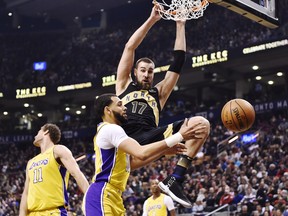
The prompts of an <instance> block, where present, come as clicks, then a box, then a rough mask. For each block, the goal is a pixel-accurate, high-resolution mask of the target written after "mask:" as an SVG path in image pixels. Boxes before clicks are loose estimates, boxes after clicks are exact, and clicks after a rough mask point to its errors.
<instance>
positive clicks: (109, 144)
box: [96, 124, 129, 149]
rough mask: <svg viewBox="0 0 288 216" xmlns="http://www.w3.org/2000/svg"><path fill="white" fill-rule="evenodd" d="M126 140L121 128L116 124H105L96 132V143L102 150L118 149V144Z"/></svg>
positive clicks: (126, 137)
mask: <svg viewBox="0 0 288 216" xmlns="http://www.w3.org/2000/svg"><path fill="white" fill-rule="evenodd" d="M128 138H129V137H128V136H127V134H126V133H125V131H124V130H123V128H122V127H120V126H119V125H116V124H107V125H104V126H103V127H102V128H101V129H100V131H99V132H98V134H97V137H96V143H97V145H98V146H99V147H100V148H103V149H110V148H114V147H116V148H118V146H119V144H120V143H121V142H122V141H123V140H125V139H128Z"/></svg>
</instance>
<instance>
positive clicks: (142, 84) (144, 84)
mask: <svg viewBox="0 0 288 216" xmlns="http://www.w3.org/2000/svg"><path fill="white" fill-rule="evenodd" d="M136 83H137V86H139V87H140V88H141V89H143V90H149V89H151V86H152V83H150V82H144V81H139V80H138V79H137V78H136Z"/></svg>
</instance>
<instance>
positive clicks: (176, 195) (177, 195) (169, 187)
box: [158, 175, 192, 208]
mask: <svg viewBox="0 0 288 216" xmlns="http://www.w3.org/2000/svg"><path fill="white" fill-rule="evenodd" d="M158 186H159V187H160V189H161V190H162V191H163V192H165V193H167V194H168V195H169V196H170V197H171V198H172V199H173V200H175V201H176V202H178V203H180V204H181V205H183V206H184V207H185V208H192V204H191V203H190V201H189V199H188V198H187V197H186V196H185V194H184V193H183V190H182V188H181V186H180V185H179V184H178V182H177V181H176V178H175V177H174V176H172V175H170V176H168V177H167V178H166V179H164V180H163V181H162V182H159V184H158Z"/></svg>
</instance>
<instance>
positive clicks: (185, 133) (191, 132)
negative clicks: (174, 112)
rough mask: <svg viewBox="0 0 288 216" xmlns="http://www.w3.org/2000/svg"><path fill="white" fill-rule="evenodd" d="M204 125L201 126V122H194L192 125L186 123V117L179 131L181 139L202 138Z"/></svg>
mask: <svg viewBox="0 0 288 216" xmlns="http://www.w3.org/2000/svg"><path fill="white" fill-rule="evenodd" d="M205 130H206V126H203V125H202V123H201V122H199V123H196V124H194V125H192V126H191V125H188V119H187V118H186V119H185V120H184V123H183V124H182V126H181V128H180V130H179V133H181V135H182V137H183V139H184V140H185V141H186V140H190V139H203V138H204V137H205Z"/></svg>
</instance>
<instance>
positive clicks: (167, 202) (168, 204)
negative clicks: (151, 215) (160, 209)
mask: <svg viewBox="0 0 288 216" xmlns="http://www.w3.org/2000/svg"><path fill="white" fill-rule="evenodd" d="M164 204H165V205H166V207H167V209H168V210H169V211H171V210H173V209H175V206H174V203H173V200H172V198H171V197H170V196H167V195H165V197H164Z"/></svg>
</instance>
